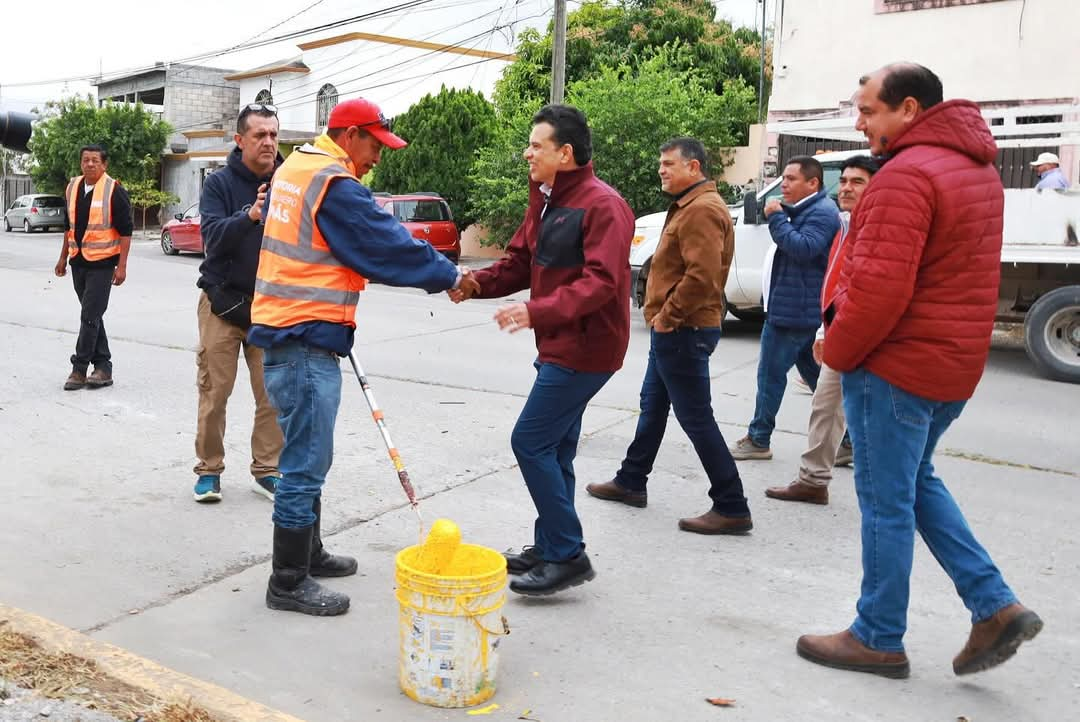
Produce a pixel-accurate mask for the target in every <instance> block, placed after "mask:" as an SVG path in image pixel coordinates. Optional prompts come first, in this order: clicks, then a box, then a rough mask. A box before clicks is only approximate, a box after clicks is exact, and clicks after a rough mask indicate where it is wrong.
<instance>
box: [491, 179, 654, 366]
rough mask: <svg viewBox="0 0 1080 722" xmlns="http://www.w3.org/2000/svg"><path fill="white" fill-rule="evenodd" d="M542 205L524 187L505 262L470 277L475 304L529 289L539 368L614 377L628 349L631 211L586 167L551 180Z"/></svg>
mask: <svg viewBox="0 0 1080 722" xmlns="http://www.w3.org/2000/svg"><path fill="white" fill-rule="evenodd" d="M544 201H545V198H544V194H543V193H541V192H540V184H539V183H534V182H530V183H529V209H528V211H526V213H525V221H524V222H523V223H522V224H521V225H520V226H519V227H518V229H517V232H516V233H514V237H513V239H511V241H510V246H509V247H508V248H507V249H506V255H505V256H504V257H503V258H502V259H501V260H499V261H498V262H497V263H495V264H494V265H492V266H490V267H489V268H485V269H483V270H481V271H477V272H476V281H477V283H479V284H480V294H479V297H480V298H498V297H500V296H508V295H510V294H512V293H517V292H518V291H523V290H525V289H526V288H528V289H530V290H531V296H532V297H531V299H530V300H529V301H528V302H527V304H526V305H527V306H528V309H529V319H530V322H531V323H532V328H533V332H534V333H535V334H536V350H537V351H538V352H539V361H540V362H541V363H553V364H558V365H559V366H565V367H567V368H571V369H574V370H575V371H585V372H614V371H618V370H619V368H621V367H622V363H623V357H624V356H625V355H626V347H627V345H628V344H629V342H630V239H631V238H632V237H633V235H634V214H633V211H631V210H630V206H628V205H627V204H626V201H624V200H623V199H622V196H620V195H619V193H618V192H617V191H616V190H615V189H614V188H612V187H611V186H609V185H608V184H607V183H604V182H603V181H601V180H600V179H599V178H597V177H596V176H595V175H594V174H593V167H592V163H589V164H587V165H584V166H581V167H579V168H575V169H574V170H569V171H562V172H560V173H558V174H557V175H556V176H555V184H554V185H553V187H552V191H551V196H550V198H549V199H548V200H547V210H544V205H545V202H544ZM541 216H542V217H541Z"/></svg>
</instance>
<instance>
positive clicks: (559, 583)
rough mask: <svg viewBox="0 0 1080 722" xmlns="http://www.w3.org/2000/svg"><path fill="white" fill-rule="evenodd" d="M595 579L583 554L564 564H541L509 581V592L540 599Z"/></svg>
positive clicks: (587, 558)
mask: <svg viewBox="0 0 1080 722" xmlns="http://www.w3.org/2000/svg"><path fill="white" fill-rule="evenodd" d="M595 577H596V572H595V571H593V568H592V563H591V562H590V561H589V557H588V555H587V554H585V552H581V553H580V554H578V555H577V556H576V557H574V558H573V559H570V560H568V561H565V562H547V561H545V562H542V563H540V564H538V565H536V566H535V567H533V568H532V569H531V570H530V571H529V572H528V573H527V574H525V575H524V576H520V577H517V578H516V579H512V580H511V581H510V591H512V592H515V593H517V594H522V595H524V596H526V597H542V596H546V595H548V594H554V593H555V592H561V591H562V590H564V589H569V588H570V587H576V586H578V585H580V584H584V583H585V582H588V581H592V580H593V579H594V578H595Z"/></svg>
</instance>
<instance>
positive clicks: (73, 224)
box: [54, 145, 131, 391]
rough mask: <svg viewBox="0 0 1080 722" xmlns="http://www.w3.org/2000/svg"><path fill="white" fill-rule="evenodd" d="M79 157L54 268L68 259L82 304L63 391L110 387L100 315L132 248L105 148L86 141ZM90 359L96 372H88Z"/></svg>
mask: <svg viewBox="0 0 1080 722" xmlns="http://www.w3.org/2000/svg"><path fill="white" fill-rule="evenodd" d="M79 156H80V157H79V164H80V166H81V168H82V175H81V176H77V177H75V178H72V179H71V182H70V183H68V186H67V190H66V191H65V198H66V199H67V221H66V224H65V231H64V245H63V246H62V247H61V248H60V260H59V261H57V262H56V268H55V269H54V272H55V273H56V275H57V276H64V275H66V274H67V266H68V261H69V260H70V262H71V279H72V281H73V283H74V286H75V294H76V295H77V296H78V297H79V303H80V304H81V306H82V312H81V313H80V315H79V338H78V340H77V341H76V342H75V353H74V354H73V355H72V357H71V375H70V376H68V377H67V381H65V382H64V390H65V391H75V390H77V389H81V388H91V389H99V388H102V387H103V386H112V383H113V377H112V354H111V353H110V352H109V339H108V337H107V336H106V335H105V323H104V320H103V317H104V316H105V310H106V309H107V308H108V307H109V292H110V291H111V290H112V287H113V286H119V285H120V284H122V283H123V282H124V280H125V279H126V278H127V259H128V251H129V250H130V249H131V201H130V200H129V199H128V194H127V191H126V190H124V188H123V186H121V185H120V183H118V182H117V181H116V180H114V179H113V178H111V177H110V176H109V174H108V173H106V171H107V170H108V168H109V154H108V152H107V151H106V150H105V149H104V148H102V147H101V146H100V145H87V146H83V148H82V149H81V150H80V151H79ZM91 363H93V364H94V372H93V373H92V374H90V375H89V376H87V375H86V372H87V370H88V369H89V367H90V364H91Z"/></svg>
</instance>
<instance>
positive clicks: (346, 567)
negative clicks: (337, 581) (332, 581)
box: [308, 496, 357, 577]
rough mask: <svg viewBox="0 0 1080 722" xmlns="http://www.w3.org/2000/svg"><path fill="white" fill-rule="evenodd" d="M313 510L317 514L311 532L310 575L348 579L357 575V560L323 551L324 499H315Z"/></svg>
mask: <svg viewBox="0 0 1080 722" xmlns="http://www.w3.org/2000/svg"><path fill="white" fill-rule="evenodd" d="M311 510H312V511H314V512H315V526H314V527H312V532H311V564H310V566H309V572H308V573H309V574H311V576H313V577H347V576H349V575H351V574H356V568H357V564H356V560H355V559H353V558H352V557H345V556H338V555H336V554H331V553H330V552H328V551H326V550H325V549H323V545H322V536H321V535H320V534H319V527H320V526H321V525H322V497H321V496H317V497H315V503H314V504H313V505H312V507H311Z"/></svg>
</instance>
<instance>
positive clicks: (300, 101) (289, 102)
mask: <svg viewBox="0 0 1080 722" xmlns="http://www.w3.org/2000/svg"><path fill="white" fill-rule="evenodd" d="M488 14H490V13H488ZM548 14H550V13H549V12H543V13H537V14H533V15H528V16H526V17H523V18H518V19H515V20H514V21H512V22H509V23H505V24H502V25H495V26H493V27H492V28H490V29H489V30H486V31H484V32H481V33H477V34H476V35H473V36H470V37H468V38H464V39H462V40H459V41H457V42H456V43H448V44H445V45H443V46H441V47H439V48H436V49H433V50H428V51H426V52H425V53H423V54H421V55H418V56H417V57H415V58H411V59H410V60H408V61H406V62H405V63H401V64H397V65H393V66H387V67H380V68H376V69H374V70H372V71H371V72H368V73H364V74H363V75H359V76H357V77H354V78H351V79H350V80H348V81H345V82H344V83H342V84H341V87H340V88H339V90H340V92H347V93H359V92H364V91H367V90H374V89H377V88H382V87H386V86H388V85H394V84H397V83H401V82H408V81H409V80H416V79H418V78H419V79H422V78H426V77H433V76H434V75H438V74H441V73H443V72H448V71H450V70H457V69H460V68H466V67H472V66H474V65H479V63H477V62H472V63H466V64H464V65H459V66H455V67H452V68H444V69H442V70H439V71H434V72H428V73H422V74H419V75H414V76H410V77H407V78H401V79H397V80H389V81H387V82H385V83H377V84H375V85H369V86H364V87H361V88H347V87H346V86H347V85H348V84H349V83H355V82H357V81H359V80H363V79H365V78H370V77H372V76H375V75H380V74H385V73H386V71H388V70H390V69H391V68H395V69H400V68H402V67H404V66H406V65H408V64H410V63H415V62H417V61H419V60H422V59H423V58H425V57H428V56H430V55H434V54H435V53H439V52H443V51H445V50H447V49H449V48H453V47H460V46H461V45H464V44H465V43H468V42H470V41H473V40H479V41H482V40H483V38H484V37H486V36H489V35H490V34H492V33H496V32H499V31H500V30H505V29H508V28H509V29H513V27H514V26H515V25H517V24H519V23H522V22H527V21H529V20H533V19H536V18H541V17H545V16H547V15H548ZM477 44H479V42H478V43H477ZM393 52H396V51H391V53H386V54H384V55H382V56H380V57H387V56H388V55H390V54H392V53H393ZM351 54H352V53H350V55H351ZM499 59H500V58H498V57H495V58H484V59H483V60H484V62H489V61H491V60H499ZM366 64H367V61H365V62H362V63H357V64H356V65H352V66H350V67H348V68H344V69H342V70H340V71H338V73H337V74H341V73H345V72H348V71H349V70H354V69H356V68H359V67H361V66H362V65H366ZM324 81H325V79H324ZM311 85H314V83H308V84H307V86H306V87H309V86H311ZM318 94H319V92H318V90H316V91H314V92H307V93H303V94H301V95H287V96H285V97H284V98H281V99H279V98H275V99H274V101H275V102H274V105H275V106H277V108H278V109H279V110H282V109H285V108H296V107H300V106H302V105H305V104H306V103H307V101H309V100H310V99H313V98H317V97H318ZM218 119H219V115H214V116H210V117H206V118H202V119H200V120H199V121H197V122H193V123H190V124H187V125H184V126H180V127H177V128H175V131H176V132H183V131H185V130H192V129H195V128H199V127H201V126H203V125H205V124H206V123H209V122H214V121H217V120H218Z"/></svg>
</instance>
